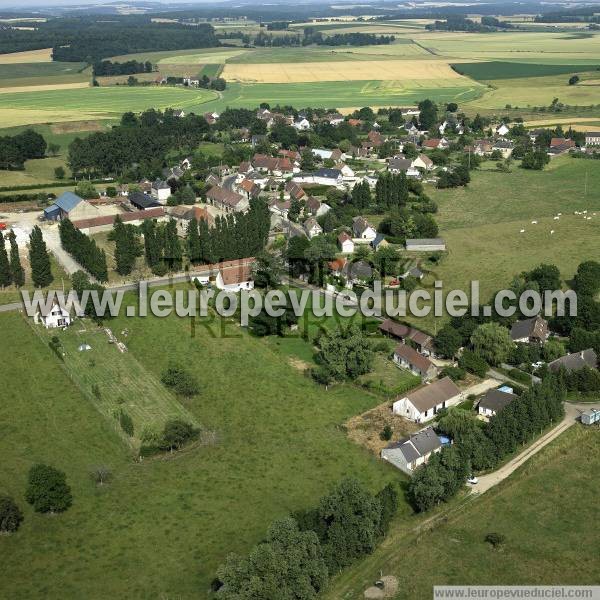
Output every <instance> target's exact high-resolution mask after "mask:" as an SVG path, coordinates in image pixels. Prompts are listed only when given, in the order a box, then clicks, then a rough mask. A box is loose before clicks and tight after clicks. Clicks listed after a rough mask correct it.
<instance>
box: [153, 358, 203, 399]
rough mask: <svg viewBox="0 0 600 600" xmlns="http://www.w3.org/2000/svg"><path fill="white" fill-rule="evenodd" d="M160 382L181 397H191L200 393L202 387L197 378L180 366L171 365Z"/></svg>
mask: <svg viewBox="0 0 600 600" xmlns="http://www.w3.org/2000/svg"><path fill="white" fill-rule="evenodd" d="M160 380H161V381H162V382H163V383H164V384H165V385H166V386H167V387H168V388H171V389H172V390H173V391H174V392H175V393H177V394H180V395H181V396H187V397H191V396H197V395H198V394H199V393H200V385H199V384H198V382H197V381H196V378H195V377H194V376H193V375H192V374H191V373H190V372H188V371H186V369H184V368H183V367H182V366H180V365H170V366H169V367H168V368H167V370H166V371H165V372H164V373H163V374H162V377H161V378H160Z"/></svg>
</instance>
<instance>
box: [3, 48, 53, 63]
mask: <svg viewBox="0 0 600 600" xmlns="http://www.w3.org/2000/svg"><path fill="white" fill-rule="evenodd" d="M51 61H52V48H43V49H42V50H27V51H26V52H11V53H10V54H0V65H15V64H21V63H40V62H51Z"/></svg>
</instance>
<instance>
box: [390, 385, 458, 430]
mask: <svg viewBox="0 0 600 600" xmlns="http://www.w3.org/2000/svg"><path fill="white" fill-rule="evenodd" d="M461 400H462V392H461V391H460V390H459V389H458V387H456V384H455V383H454V382H453V381H452V379H450V378H449V377H444V378H443V379H438V380H437V381H434V382H433V383H429V384H427V385H424V386H423V387H421V388H419V389H417V390H415V391H414V392H412V393H410V394H407V395H406V396H402V397H399V398H398V399H397V400H396V401H395V402H394V404H393V407H392V410H393V412H394V414H395V415H399V416H401V417H404V418H405V419H410V420H411V421H415V422H416V423H424V422H425V421H429V420H431V419H433V418H434V417H435V415H436V414H437V413H438V412H439V411H440V410H442V409H443V408H448V407H450V406H454V405H456V404H458V403H459V402H460V401H461Z"/></svg>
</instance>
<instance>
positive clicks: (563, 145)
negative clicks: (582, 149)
mask: <svg viewBox="0 0 600 600" xmlns="http://www.w3.org/2000/svg"><path fill="white" fill-rule="evenodd" d="M576 146H577V145H576V144H575V142H574V141H573V140H569V139H566V138H552V139H551V140H550V148H549V149H548V154H549V155H550V156H558V155H559V154H564V153H565V152H571V150H575V148H576Z"/></svg>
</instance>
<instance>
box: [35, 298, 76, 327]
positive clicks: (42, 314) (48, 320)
mask: <svg viewBox="0 0 600 600" xmlns="http://www.w3.org/2000/svg"><path fill="white" fill-rule="evenodd" d="M40 309H41V310H39V311H38V312H37V313H35V316H34V318H33V320H34V322H35V323H40V322H41V323H42V325H44V327H45V328H46V329H56V328H57V327H68V326H69V325H70V324H71V315H70V314H69V311H68V310H66V309H65V308H63V307H61V306H60V305H59V304H58V303H57V302H55V303H54V304H53V305H52V308H51V309H50V310H49V311H48V312H46V310H45V308H44V307H40Z"/></svg>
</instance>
